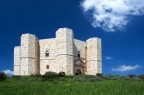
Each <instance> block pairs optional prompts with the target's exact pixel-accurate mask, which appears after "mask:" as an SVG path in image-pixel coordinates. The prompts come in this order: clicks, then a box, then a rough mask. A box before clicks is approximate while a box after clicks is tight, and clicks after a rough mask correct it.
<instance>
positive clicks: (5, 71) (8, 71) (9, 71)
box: [3, 70, 13, 75]
mask: <svg viewBox="0 0 144 95" xmlns="http://www.w3.org/2000/svg"><path fill="white" fill-rule="evenodd" d="M3 72H4V73H5V74H7V75H13V71H11V70H3Z"/></svg>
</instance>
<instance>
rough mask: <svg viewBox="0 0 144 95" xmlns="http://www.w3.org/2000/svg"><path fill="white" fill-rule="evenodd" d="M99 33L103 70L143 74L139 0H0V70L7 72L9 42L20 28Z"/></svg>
mask: <svg viewBox="0 0 144 95" xmlns="http://www.w3.org/2000/svg"><path fill="white" fill-rule="evenodd" d="M61 27H68V28H71V29H72V30H73V32H74V37H75V38H76V39H79V40H83V41H86V40H87V39H88V38H91V37H99V38H101V39H102V70H103V74H120V75H127V74H136V75H140V74H144V0H0V71H4V72H5V73H6V74H13V64H14V60H13V57H14V47H15V46H19V45H20V36H21V35H22V34H23V33H32V34H35V35H36V36H37V37H38V38H39V39H46V38H54V37H55V32H56V30H57V29H58V28H61Z"/></svg>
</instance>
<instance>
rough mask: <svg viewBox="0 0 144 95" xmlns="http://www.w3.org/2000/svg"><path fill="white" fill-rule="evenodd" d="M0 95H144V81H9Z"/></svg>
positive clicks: (0, 91)
mask: <svg viewBox="0 0 144 95" xmlns="http://www.w3.org/2000/svg"><path fill="white" fill-rule="evenodd" d="M0 95H144V81H130V80H103V81H97V82H74V81H58V80H55V81H51V82H48V81H47V82H40V81H39V82H36V81H16V80H14V79H7V80H6V81H3V82H0Z"/></svg>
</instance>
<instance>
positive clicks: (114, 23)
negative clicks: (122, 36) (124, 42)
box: [80, 0, 144, 32]
mask: <svg viewBox="0 0 144 95" xmlns="http://www.w3.org/2000/svg"><path fill="white" fill-rule="evenodd" d="M80 4H81V7H82V8H83V11H84V12H86V13H89V12H90V13H91V14H92V17H90V19H92V21H91V24H92V26H93V27H95V28H97V27H100V28H102V29H103V30H105V31H109V32H114V31H116V30H122V29H123V28H124V27H125V26H126V25H127V24H128V22H129V21H130V19H131V18H130V17H132V16H137V15H143V14H144V0H83V1H82V2H81V3H80Z"/></svg>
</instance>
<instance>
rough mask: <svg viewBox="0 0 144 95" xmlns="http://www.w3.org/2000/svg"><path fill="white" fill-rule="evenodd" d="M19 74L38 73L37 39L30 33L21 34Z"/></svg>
mask: <svg viewBox="0 0 144 95" xmlns="http://www.w3.org/2000/svg"><path fill="white" fill-rule="evenodd" d="M20 63H21V64H20V73H21V75H35V74H38V73H39V71H38V63H39V62H38V39H37V37H36V36H35V35H32V34H23V35H22V36H21V60H20Z"/></svg>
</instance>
